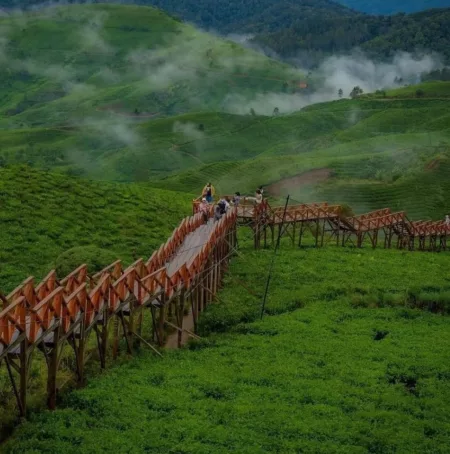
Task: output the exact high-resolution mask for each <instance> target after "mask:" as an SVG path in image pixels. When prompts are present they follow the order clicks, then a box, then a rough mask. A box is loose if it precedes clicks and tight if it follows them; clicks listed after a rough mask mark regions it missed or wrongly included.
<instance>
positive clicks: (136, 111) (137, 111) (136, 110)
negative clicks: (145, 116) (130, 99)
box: [134, 107, 139, 115]
mask: <svg viewBox="0 0 450 454" xmlns="http://www.w3.org/2000/svg"><path fill="white" fill-rule="evenodd" d="M134 114H135V115H139V109H138V108H137V107H136V109H134Z"/></svg>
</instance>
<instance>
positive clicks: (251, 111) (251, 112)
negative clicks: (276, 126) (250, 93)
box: [250, 107, 256, 117]
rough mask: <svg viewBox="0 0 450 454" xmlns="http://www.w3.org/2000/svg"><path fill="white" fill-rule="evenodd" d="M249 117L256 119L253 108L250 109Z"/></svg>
mask: <svg viewBox="0 0 450 454" xmlns="http://www.w3.org/2000/svg"><path fill="white" fill-rule="evenodd" d="M250 115H251V116H252V117H256V112H255V109H253V107H252V108H251V109H250Z"/></svg>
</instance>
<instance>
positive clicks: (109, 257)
mask: <svg viewBox="0 0 450 454" xmlns="http://www.w3.org/2000/svg"><path fill="white" fill-rule="evenodd" d="M117 258H118V254H116V253H115V252H112V251H109V250H107V249H101V248H98V247H95V246H79V247H74V248H72V249H69V250H67V251H65V252H63V253H62V254H61V255H60V256H59V257H58V258H57V259H56V262H55V268H56V273H57V275H58V276H59V277H64V276H67V275H68V274H69V273H71V272H72V271H73V270H74V269H76V268H77V267H78V266H80V265H82V264H83V263H86V265H87V266H88V270H89V272H90V273H95V272H97V271H100V270H101V269H103V268H104V267H105V266H107V265H109V264H110V263H112V262H114V261H115V260H117Z"/></svg>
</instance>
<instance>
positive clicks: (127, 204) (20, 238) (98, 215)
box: [0, 167, 190, 293]
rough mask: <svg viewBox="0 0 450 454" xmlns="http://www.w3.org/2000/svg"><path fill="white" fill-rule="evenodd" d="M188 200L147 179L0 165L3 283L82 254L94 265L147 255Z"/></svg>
mask: <svg viewBox="0 0 450 454" xmlns="http://www.w3.org/2000/svg"><path fill="white" fill-rule="evenodd" d="M189 202H190V201H189V199H188V198H187V197H185V196H184V195H182V194H178V193H175V192H171V191H162V190H158V189H154V188H150V187H149V186H148V185H139V184H127V185H124V184H117V183H103V182H102V183H99V182H93V181H87V180H83V179H78V178H73V177H72V178H68V177H66V176H63V175H57V174H53V173H50V172H43V171H36V170H32V169H29V168H27V167H14V168H10V169H0V207H1V210H0V223H1V226H2V227H1V229H0V261H1V264H2V265H1V267H0V290H1V291H3V292H5V293H7V292H8V291H10V290H12V289H13V288H14V287H16V286H17V285H18V284H19V283H20V282H21V281H22V280H23V279H24V278H26V277H28V276H30V275H34V276H36V278H37V279H39V278H41V277H43V276H44V275H45V274H47V273H48V271H50V269H52V268H53V267H55V266H57V267H58V271H59V274H60V275H62V274H64V272H66V273H67V271H69V270H70V271H71V270H73V269H74V268H76V267H77V266H78V265H80V264H81V263H83V262H87V263H88V264H89V265H91V266H90V269H91V272H92V271H95V268H97V269H98V268H99V267H100V269H101V268H102V267H103V266H105V265H107V264H109V263H111V262H112V261H114V260H115V259H117V258H120V259H123V261H124V263H127V262H128V263H131V262H132V261H133V260H135V259H136V258H138V257H150V255H151V254H152V253H153V251H154V250H155V249H156V248H158V247H159V246H160V244H161V243H162V242H164V241H166V239H167V237H168V236H169V235H170V233H171V232H172V230H173V229H174V228H175V227H176V226H177V225H178V223H179V222H180V219H181V218H182V217H183V216H184V215H187V214H189V211H190V204H189ZM73 248H76V249H73ZM93 248H96V249H93ZM105 262H106V263H105Z"/></svg>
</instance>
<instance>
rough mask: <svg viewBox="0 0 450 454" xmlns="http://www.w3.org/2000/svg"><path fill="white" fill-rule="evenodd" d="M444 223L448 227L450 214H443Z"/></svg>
mask: <svg viewBox="0 0 450 454" xmlns="http://www.w3.org/2000/svg"><path fill="white" fill-rule="evenodd" d="M445 225H446V226H447V227H450V216H449V215H448V214H446V215H445Z"/></svg>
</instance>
